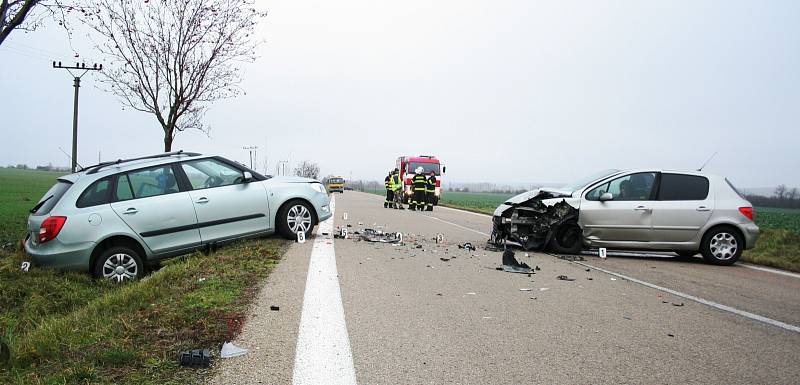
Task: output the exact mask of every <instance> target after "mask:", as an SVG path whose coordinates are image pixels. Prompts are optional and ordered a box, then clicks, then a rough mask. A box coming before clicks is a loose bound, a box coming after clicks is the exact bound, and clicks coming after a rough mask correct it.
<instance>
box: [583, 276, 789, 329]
mask: <svg viewBox="0 0 800 385" xmlns="http://www.w3.org/2000/svg"><path fill="white" fill-rule="evenodd" d="M575 263H577V264H579V265H582V266H586V267H589V268H592V269H595V270H597V271H602V272H603V273H606V274H609V275H613V276H615V277H617V278H622V279H624V280H627V281H631V282H633V283H638V284H640V285H642V286H647V287H649V288H651V289H656V290H659V291H663V292H665V293H669V294H672V295H674V296H676V297H681V298H685V299H688V300H690V301H695V302H698V303H701V304H703V305H708V306H711V307H713V308H717V309H719V310H722V311H726V312H729V313H733V314H736V315H739V316H742V317H745V318H749V319H751V320H754V321H759V322H763V323H765V324H769V325H772V326H777V327H779V328H781V329H785V330H789V331H793V332H796V333H800V327H798V326H795V325H790V324H787V323H783V322H781V321H776V320H774V319H772V318H767V317H764V316H760V315H758V314H753V313H750V312H746V311H744V310H739V309H736V308H732V307H730V306H727V305H723V304H720V303H716V302H714V301H709V300H707V299H703V298H700V297H695V296H693V295H691V294H686V293H682V292H679V291H676V290H672V289H668V288H666V287H661V286H658V285H655V284H652V283H649V282H645V281H642V280H640V279H636V278H632V277H628V276H627V275H623V274H620V273H615V272H613V271H610V270H606V269H601V268H599V267H595V266H592V265H590V264H588V263H583V262H578V261H575Z"/></svg>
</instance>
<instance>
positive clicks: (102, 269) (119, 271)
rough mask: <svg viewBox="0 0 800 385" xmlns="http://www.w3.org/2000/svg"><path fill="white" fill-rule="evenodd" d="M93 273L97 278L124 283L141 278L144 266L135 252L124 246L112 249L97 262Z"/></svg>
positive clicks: (104, 252)
mask: <svg viewBox="0 0 800 385" xmlns="http://www.w3.org/2000/svg"><path fill="white" fill-rule="evenodd" d="M93 273H94V276H95V277H97V278H103V279H107V280H109V281H112V282H115V283H122V282H125V281H132V280H136V279H139V278H141V277H142V275H143V274H144V264H143V263H142V258H141V257H139V254H138V253H137V252H136V251H135V250H133V249H130V248H127V247H124V246H118V247H111V248H109V249H106V250H105V251H103V253H101V254H100V256H99V257H98V258H97V259H96V260H95V262H94V269H93Z"/></svg>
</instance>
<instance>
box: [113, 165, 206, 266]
mask: <svg viewBox="0 0 800 385" xmlns="http://www.w3.org/2000/svg"><path fill="white" fill-rule="evenodd" d="M114 194H115V196H114V199H113V200H114V201H115V202H114V203H112V204H111V208H112V209H113V210H114V212H116V213H117V215H118V216H119V217H120V218H122V220H123V221H124V222H125V224H127V225H128V226H129V227H130V228H131V229H132V230H133V231H134V232H136V233H137V234H138V235H139V236H140V237H141V238H142V240H143V241H144V243H145V244H147V247H149V248H150V250H152V251H153V253H156V254H159V253H164V252H169V251H174V250H181V249H187V248H192V247H197V246H199V245H200V232H199V231H198V230H197V215H196V214H195V211H194V205H193V204H192V198H191V197H190V196H189V193H188V192H185V191H180V189H179V187H178V184H177V178H176V170H175V169H174V168H173V166H172V165H162V166H156V167H151V168H146V169H142V170H136V171H130V172H127V173H123V174H120V175H118V176H117V178H116V181H115V189H114Z"/></svg>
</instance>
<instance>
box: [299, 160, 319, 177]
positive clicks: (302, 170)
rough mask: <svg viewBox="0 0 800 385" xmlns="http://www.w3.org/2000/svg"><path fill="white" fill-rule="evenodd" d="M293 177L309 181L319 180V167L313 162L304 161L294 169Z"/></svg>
mask: <svg viewBox="0 0 800 385" xmlns="http://www.w3.org/2000/svg"><path fill="white" fill-rule="evenodd" d="M293 172H294V175H297V176H302V177H306V178H311V179H317V178H319V165H317V164H316V163H314V162H311V161H308V160H304V161H303V162H302V163H300V164H298V165H297V167H295V168H294V171H293Z"/></svg>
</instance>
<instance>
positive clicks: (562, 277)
mask: <svg viewBox="0 0 800 385" xmlns="http://www.w3.org/2000/svg"><path fill="white" fill-rule="evenodd" d="M556 279H557V280H559V281H574V280H575V278H570V277H567V276H566V275H559V276H558V277H556Z"/></svg>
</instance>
